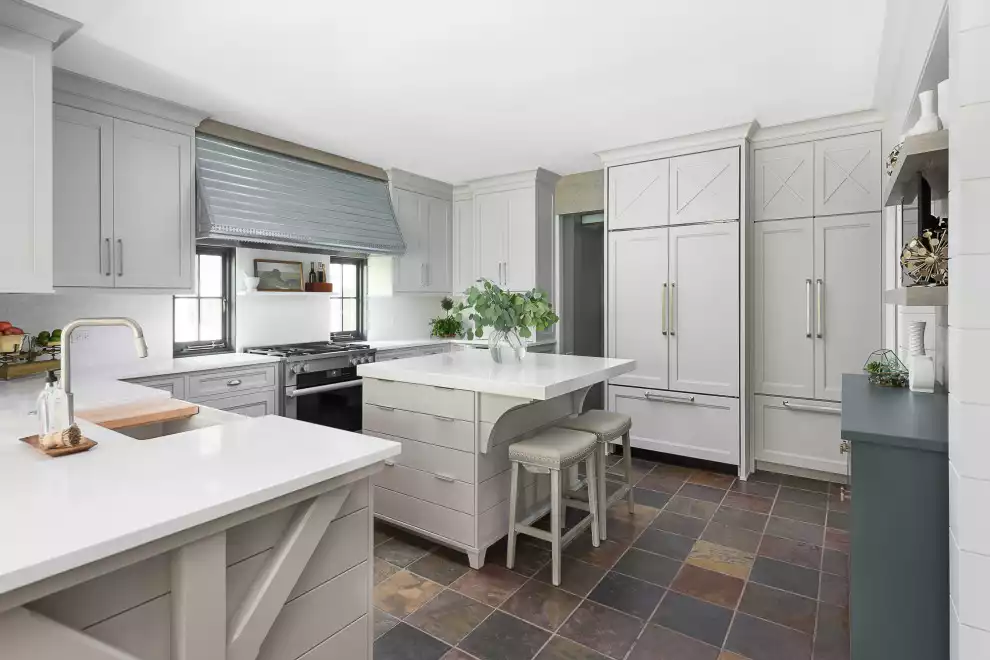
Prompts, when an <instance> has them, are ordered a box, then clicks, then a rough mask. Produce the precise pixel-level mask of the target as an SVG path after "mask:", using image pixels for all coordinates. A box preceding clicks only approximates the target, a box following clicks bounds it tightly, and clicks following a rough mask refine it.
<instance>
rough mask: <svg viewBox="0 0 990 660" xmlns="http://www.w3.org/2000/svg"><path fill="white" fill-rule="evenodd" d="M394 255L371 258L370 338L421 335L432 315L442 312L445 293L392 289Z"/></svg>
mask: <svg viewBox="0 0 990 660" xmlns="http://www.w3.org/2000/svg"><path fill="white" fill-rule="evenodd" d="M393 264H394V260H393V258H392V257H371V258H370V259H368V295H367V301H366V303H367V306H366V308H365V309H366V311H367V318H366V324H365V325H366V326H367V331H368V339H371V340H382V339H422V338H426V337H429V336H430V325H429V323H430V319H432V318H434V317H436V316H440V314H442V313H443V310H442V309H440V301H441V300H443V294H422V293H417V294H403V293H395V292H394V291H393V290H392V266H393Z"/></svg>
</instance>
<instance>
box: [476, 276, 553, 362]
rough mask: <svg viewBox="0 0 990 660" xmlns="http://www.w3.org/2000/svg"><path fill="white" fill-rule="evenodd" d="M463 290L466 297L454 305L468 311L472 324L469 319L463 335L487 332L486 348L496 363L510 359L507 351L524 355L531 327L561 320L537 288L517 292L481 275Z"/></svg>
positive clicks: (539, 327)
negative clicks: (480, 277) (474, 282)
mask: <svg viewBox="0 0 990 660" xmlns="http://www.w3.org/2000/svg"><path fill="white" fill-rule="evenodd" d="M464 294H465V296H466V298H465V300H464V301H462V302H461V303H460V304H459V305H458V306H457V312H458V314H460V315H462V316H463V315H467V319H468V320H469V321H470V322H471V323H473V325H471V324H470V323H469V324H468V327H467V329H466V330H464V331H462V335H463V336H466V337H467V338H468V339H474V338H475V337H478V338H483V337H484V336H485V333H486V332H487V334H488V348H489V349H490V350H489V352H490V353H491V356H492V359H493V360H495V361H496V362H499V363H501V362H506V361H508V360H509V359H511V358H510V357H509V356H510V355H511V357H512V358H514V359H515V360H517V361H519V360H522V359H523V357H524V356H525V355H526V344H525V342H524V341H523V340H524V339H528V338H530V337H532V336H533V329H536V330H537V331H542V330H546V329H548V328H550V327H552V326H553V325H554V324H555V323H556V322H557V321H559V320H560V318H559V317H558V316H557V315H556V314H555V313H554V311H553V305H551V304H550V301H549V299H548V297H547V294H546V292H544V291H540V290H539V289H532V290H530V291H527V292H526V293H516V292H513V291H505V290H504V289H502V288H500V287H499V286H498V285H497V284H495V283H493V282H492V281H491V280H488V279H481V280H478V284H475V285H472V286H471V287H470V288H469V289H468V290H467V291H465V292H464ZM486 328H488V330H486Z"/></svg>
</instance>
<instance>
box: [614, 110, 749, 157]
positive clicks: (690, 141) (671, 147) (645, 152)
mask: <svg viewBox="0 0 990 660" xmlns="http://www.w3.org/2000/svg"><path fill="white" fill-rule="evenodd" d="M758 128H759V124H758V123H757V122H756V121H755V120H754V121H750V122H746V123H745V124H736V125H734V126H726V127H724V128H717V129H714V130H711V131H703V132H701V133H692V134H690V135H682V136H678V137H673V138H667V139H664V140H657V141H656V142H647V143H646V144H638V145H633V146H629V147H620V148H618V149H608V150H606V151H599V152H597V153H596V154H595V155H597V156H598V157H599V158H601V159H602V165H603V166H604V167H614V166H615V165H625V164H628V163H638V162H641V161H644V160H655V159H658V158H667V157H670V156H678V155H681V154H685V153H692V152H697V151H710V150H713V149H721V148H723V147H733V146H742V143H743V142H745V141H746V140H748V139H749V138H750V136H751V135H752V134H753V132H754V131H756V130H757V129H758Z"/></svg>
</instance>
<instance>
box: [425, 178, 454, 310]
mask: <svg viewBox="0 0 990 660" xmlns="http://www.w3.org/2000/svg"><path fill="white" fill-rule="evenodd" d="M423 206H424V210H425V211H426V227H427V260H426V287H425V290H426V291H431V292H434V293H448V292H449V291H450V230H451V228H450V213H451V203H450V200H445V199H437V198H436V197H423Z"/></svg>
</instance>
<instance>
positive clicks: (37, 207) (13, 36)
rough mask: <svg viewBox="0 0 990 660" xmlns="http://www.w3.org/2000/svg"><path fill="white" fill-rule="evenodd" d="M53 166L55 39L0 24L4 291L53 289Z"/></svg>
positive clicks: (0, 282) (0, 280) (0, 274)
mask: <svg viewBox="0 0 990 660" xmlns="http://www.w3.org/2000/svg"><path fill="white" fill-rule="evenodd" d="M8 11H24V12H27V11H30V10H29V9H27V8H25V7H21V6H20V5H17V4H15V5H12V6H11V5H7V4H5V5H4V8H3V11H2V12H0V13H4V14H6V13H7V12H8ZM2 21H3V19H2V18H0V22H2ZM51 172H52V49H51V43H49V42H47V41H43V40H41V39H38V38H35V37H32V36H30V35H27V34H24V33H21V32H17V31H13V30H11V29H9V28H7V27H6V26H4V25H2V24H0V227H2V229H3V234H2V236H3V238H2V243H0V244H2V245H3V257H2V258H0V292H4V293H50V292H51V290H52V174H51Z"/></svg>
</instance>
